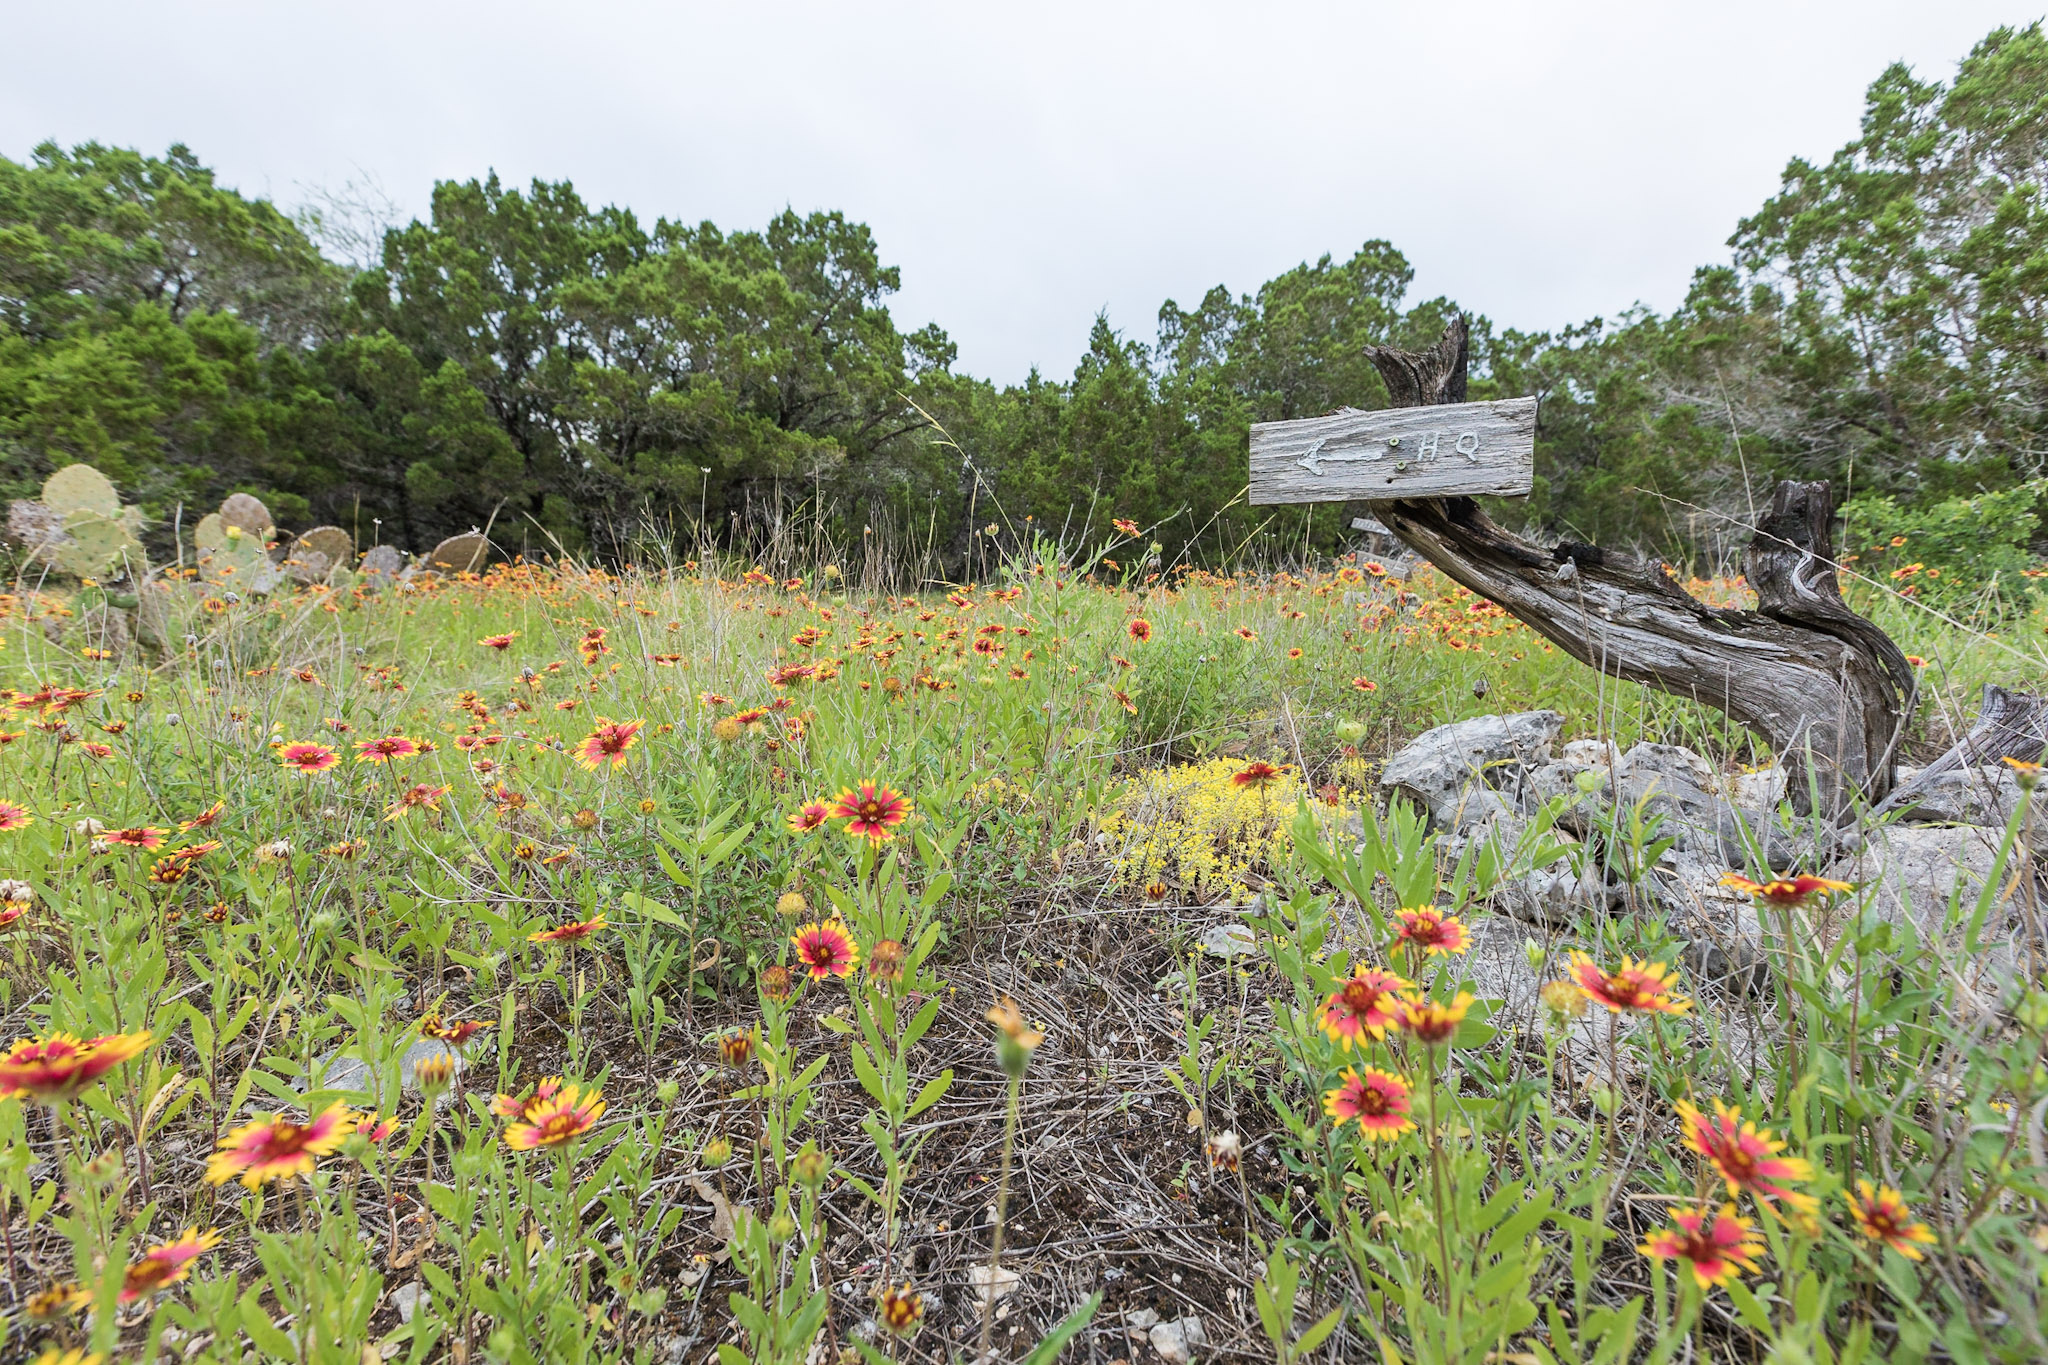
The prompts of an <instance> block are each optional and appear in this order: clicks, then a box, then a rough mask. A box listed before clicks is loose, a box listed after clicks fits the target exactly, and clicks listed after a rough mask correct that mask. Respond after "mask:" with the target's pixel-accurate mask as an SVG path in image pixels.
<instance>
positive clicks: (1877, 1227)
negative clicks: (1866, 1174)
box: [1842, 1180, 1935, 1261]
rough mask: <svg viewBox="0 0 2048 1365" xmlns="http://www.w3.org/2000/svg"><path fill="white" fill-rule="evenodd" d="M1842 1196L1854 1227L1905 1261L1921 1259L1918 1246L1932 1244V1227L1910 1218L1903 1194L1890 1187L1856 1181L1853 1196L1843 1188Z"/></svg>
mask: <svg viewBox="0 0 2048 1365" xmlns="http://www.w3.org/2000/svg"><path fill="white" fill-rule="evenodd" d="M1842 1197H1843V1198H1844V1199H1847V1200H1848V1201H1849V1216H1850V1217H1851V1218H1854V1219H1855V1220H1856V1227H1857V1229H1858V1230H1859V1231H1860V1232H1862V1234H1863V1235H1864V1236H1865V1237H1868V1238H1869V1239H1870V1240H1871V1241H1873V1242H1883V1243H1884V1244H1885V1245H1886V1246H1888V1247H1890V1248H1891V1249H1892V1250H1893V1251H1896V1252H1898V1253H1899V1255H1901V1256H1903V1257H1905V1258H1906V1259H1907V1260H1909V1261H1917V1260H1919V1259H1921V1256H1922V1254H1923V1253H1922V1252H1921V1250H1920V1248H1921V1247H1923V1246H1933V1245H1934V1243H1935V1236H1934V1230H1933V1229H1932V1228H1930V1227H1928V1226H1927V1224H1925V1223H1921V1222H1916V1221H1915V1220H1914V1218H1913V1211H1912V1210H1911V1209H1909V1208H1907V1207H1906V1199H1905V1196H1904V1195H1901V1194H1900V1193H1899V1192H1898V1191H1897V1190H1895V1189H1893V1188H1892V1187H1891V1186H1889V1185H1873V1184H1871V1183H1870V1182H1869V1181H1868V1180H1859V1181H1857V1182H1856V1193H1855V1195H1854V1196H1851V1195H1850V1194H1849V1193H1848V1191H1846V1190H1845V1191H1843V1193H1842Z"/></svg>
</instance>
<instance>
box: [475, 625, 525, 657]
mask: <svg viewBox="0 0 2048 1365" xmlns="http://www.w3.org/2000/svg"><path fill="white" fill-rule="evenodd" d="M518 634H519V632H518V631H516V630H508V631H506V632H504V633H503V634H502V635H486V636H484V638H483V639H481V640H478V641H477V643H478V644H480V645H482V646H483V647H484V648H485V649H495V650H497V651H498V652H499V653H500V654H503V653H504V652H505V651H506V650H508V649H510V648H512V640H513V637H514V636H516V635H518Z"/></svg>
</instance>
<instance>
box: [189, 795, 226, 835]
mask: <svg viewBox="0 0 2048 1365" xmlns="http://www.w3.org/2000/svg"><path fill="white" fill-rule="evenodd" d="M227 805H228V803H227V802H225V801H216V802H214V803H213V804H212V805H210V806H208V807H207V808H206V809H205V810H203V811H201V812H199V814H197V815H195V816H193V817H192V818H191V819H190V820H180V821H179V822H178V829H179V832H181V833H184V834H190V833H191V832H192V831H193V830H195V829H211V828H213V825H214V822H215V821H217V820H219V819H220V814H221V812H222V811H224V810H226V809H227Z"/></svg>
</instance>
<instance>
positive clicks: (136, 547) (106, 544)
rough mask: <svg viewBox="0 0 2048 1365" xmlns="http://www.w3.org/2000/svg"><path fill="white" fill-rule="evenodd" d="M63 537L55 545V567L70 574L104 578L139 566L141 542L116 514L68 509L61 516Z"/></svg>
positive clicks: (135, 570) (140, 561) (133, 570)
mask: <svg viewBox="0 0 2048 1365" xmlns="http://www.w3.org/2000/svg"><path fill="white" fill-rule="evenodd" d="M117 511H118V509H117ZM64 536H65V540H64V543H63V544H61V545H59V546H58V547H57V554H56V560H57V567H58V568H60V569H62V570H63V571H64V572H65V573H68V574H71V575H72V576H73V577H76V578H106V577H109V576H112V575H115V574H118V573H122V572H128V573H138V572H140V570H141V568H142V542H141V541H138V540H137V539H136V538H135V537H134V535H133V534H132V533H131V532H130V531H129V530H128V527H127V524H126V523H125V522H123V521H122V520H121V518H120V517H119V516H118V515H116V516H111V517H106V516H101V515H99V514H98V513H97V512H86V511H74V512H70V513H68V514H66V516H65V518H64Z"/></svg>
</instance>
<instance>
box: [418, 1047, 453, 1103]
mask: <svg viewBox="0 0 2048 1365" xmlns="http://www.w3.org/2000/svg"><path fill="white" fill-rule="evenodd" d="M454 1075H455V1058H454V1056H453V1055H452V1054H450V1053H446V1052H430V1053H428V1054H427V1055H426V1056H424V1057H422V1058H420V1059H419V1060H418V1061H416V1062H414V1063H413V1064H412V1078H413V1081H414V1083H415V1084H417V1085H418V1086H419V1088H420V1090H421V1091H422V1092H423V1093H424V1094H425V1095H426V1096H427V1097H428V1098H429V1099H431V1098H433V1097H434V1096H435V1095H438V1094H440V1093H441V1092H442V1091H443V1090H446V1089H447V1088H448V1082H449V1081H450V1080H451V1079H453V1078H454Z"/></svg>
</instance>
